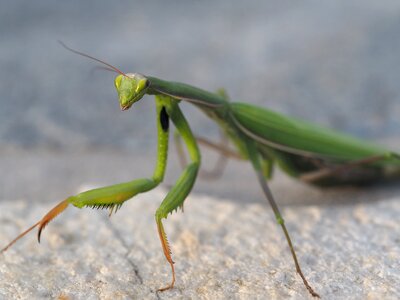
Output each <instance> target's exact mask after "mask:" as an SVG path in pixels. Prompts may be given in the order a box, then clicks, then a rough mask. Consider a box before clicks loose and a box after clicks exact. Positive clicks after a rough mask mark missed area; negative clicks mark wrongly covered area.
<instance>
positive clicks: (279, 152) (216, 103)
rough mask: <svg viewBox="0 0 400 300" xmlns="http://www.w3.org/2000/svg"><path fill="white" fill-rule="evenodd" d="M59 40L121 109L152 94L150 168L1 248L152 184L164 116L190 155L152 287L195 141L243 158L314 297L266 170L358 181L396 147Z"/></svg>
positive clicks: (164, 138) (396, 166)
mask: <svg viewBox="0 0 400 300" xmlns="http://www.w3.org/2000/svg"><path fill="white" fill-rule="evenodd" d="M61 44H62V46H64V47H65V48H66V49H68V50H70V51H72V52H74V53H76V54H79V55H82V56H84V57H87V58H89V59H92V60H95V61H97V62H100V63H101V64H102V65H103V66H105V68H106V69H108V70H111V71H114V72H116V73H117V74H118V75H117V76H116V78H115V80H114V84H115V88H116V90H117V93H118V98H119V104H120V107H121V109H122V110H123V111H125V110H128V109H129V108H131V107H132V106H133V104H134V103H135V102H137V101H139V100H141V99H142V98H143V97H144V96H145V95H154V96H155V106H156V123H157V134H158V148H157V159H156V167H155V170H154V173H153V176H151V177H149V178H142V179H135V180H132V181H128V182H124V183H120V184H115V185H111V186H107V187H102V188H97V189H93V190H89V191H86V192H83V193H80V194H77V195H74V196H70V197H67V198H66V199H65V200H63V201H61V202H60V203H59V204H58V205H56V206H55V207H54V208H53V209H52V210H50V211H49V212H48V213H47V214H46V215H45V216H44V217H43V218H42V219H41V220H40V221H38V222H37V223H36V224H34V225H33V226H31V227H30V228H28V229H27V230H26V231H24V232H22V233H21V234H20V235H19V236H18V237H16V238H15V239H14V240H13V241H11V242H10V243H9V244H8V245H7V246H6V247H4V248H3V249H2V250H1V252H2V253H3V252H5V251H6V250H7V249H8V248H10V247H11V246H12V245H13V244H14V243H15V242H16V241H18V240H19V239H20V238H22V237H23V236H25V235H26V234H27V233H28V232H30V231H31V230H33V229H34V228H36V227H38V228H39V229H38V241H39V242H40V238H41V233H42V230H43V229H44V227H45V226H46V225H47V224H48V223H49V222H50V221H51V220H53V219H54V218H55V217H56V216H57V215H59V214H60V213H62V212H63V211H64V210H65V209H66V208H67V207H68V206H70V205H72V206H75V207H77V208H83V207H91V208H103V209H109V210H110V215H111V214H112V213H113V212H114V213H116V212H117V210H118V209H119V208H120V207H121V206H122V204H123V203H124V202H125V201H127V200H129V199H131V198H132V197H134V196H135V195H137V194H139V193H144V192H147V191H150V190H152V189H154V188H155V187H156V186H158V185H159V184H160V183H161V182H162V181H163V179H164V174H165V170H166V166H167V158H168V144H169V129H170V122H172V123H173V124H174V126H175V128H176V130H177V135H176V136H177V137H179V138H178V139H176V141H177V142H178V145H179V147H178V149H181V150H180V152H181V155H182V154H183V153H182V148H181V146H182V145H181V144H180V143H181V140H183V142H184V144H185V145H186V148H187V152H188V154H189V157H190V161H189V162H186V159H182V163H183V164H184V169H183V171H182V174H181V175H180V177H179V179H178V180H177V181H176V183H175V185H173V186H172V187H171V189H170V190H169V192H168V194H167V195H166V197H165V198H164V200H163V201H162V203H161V204H160V206H159V208H158V209H157V211H156V212H155V221H156V224H157V230H158V236H159V239H160V242H161V247H162V250H163V253H164V256H165V258H166V260H167V262H168V263H169V265H170V268H171V275H172V279H171V282H170V283H169V284H167V285H166V286H165V287H162V288H160V289H159V291H165V290H168V289H172V288H173V287H174V284H175V277H176V276H175V269H174V261H173V260H172V252H171V248H170V246H169V243H168V240H167V235H166V232H165V230H164V226H163V219H165V218H166V217H167V216H168V215H169V214H170V213H172V212H173V211H176V210H177V209H179V208H182V210H183V205H184V201H185V199H186V198H187V196H188V195H189V193H190V191H191V189H192V187H193V186H194V184H195V181H196V178H197V177H198V174H199V168H200V164H201V154H200V151H199V147H198V143H201V144H204V145H208V146H209V147H211V148H212V149H214V150H216V151H218V152H220V154H221V157H231V158H240V159H243V160H248V161H249V162H250V163H251V165H252V167H253V169H254V172H255V174H256V177H257V179H258V181H259V183H260V186H261V189H262V192H263V193H264V196H265V198H266V199H267V201H268V202H269V204H270V206H271V208H272V210H273V213H274V215H275V218H276V221H277V223H278V224H279V225H280V227H281V228H282V230H283V233H284V236H285V238H286V241H287V244H288V247H289V250H290V253H291V255H292V258H293V261H294V265H295V269H296V272H297V273H298V274H299V276H300V277H301V279H302V281H303V283H304V286H305V288H306V289H307V290H308V292H309V293H310V294H311V295H312V296H314V297H319V295H318V293H317V292H316V291H314V289H313V288H312V287H311V285H310V284H309V282H308V281H307V279H306V277H305V275H304V274H303V272H302V270H301V267H300V263H299V260H298V258H297V255H296V252H295V248H294V246H293V243H292V240H291V238H290V235H289V232H288V230H287V228H286V225H285V222H284V219H283V217H282V214H281V213H280V210H279V208H278V205H277V204H276V202H275V200H274V197H273V195H272V192H271V190H270V189H269V186H268V183H267V181H268V180H269V179H270V178H271V177H272V171H273V168H274V165H277V166H278V167H279V168H281V169H282V170H283V171H284V172H285V173H287V174H288V175H289V176H292V177H294V178H297V179H299V180H301V181H303V182H306V183H309V184H312V185H317V186H336V185H337V186H339V185H347V184H355V185H361V184H370V183H375V182H377V181H383V180H390V179H395V178H400V154H398V153H395V152H393V151H390V150H387V149H385V148H384V147H380V146H378V145H375V144H373V143H370V142H367V141H363V140H360V139H357V138H354V137H351V136H347V135H345V134H342V133H338V132H335V131H333V130H330V129H326V128H322V127H319V126H317V125H314V124H311V123H308V122H305V121H301V120H297V119H294V118H291V117H288V116H284V115H281V114H278V113H276V112H273V111H270V110H267V109H265V108H261V107H257V106H254V105H250V104H246V103H241V102H232V101H230V100H229V99H228V97H227V95H226V93H224V91H218V92H217V93H211V92H208V91H205V90H202V89H199V88H196V87H194V86H191V85H187V84H184V83H179V82H171V81H165V80H162V79H158V78H156V77H151V76H144V75H142V74H138V73H123V72H122V71H120V70H119V69H117V68H116V67H114V66H112V65H110V64H108V63H106V62H104V61H101V60H99V59H97V58H94V57H92V56H90V55H87V54H85V53H82V52H80V51H77V50H74V49H71V48H69V47H68V46H66V45H65V44H63V43H61ZM182 102H184V103H186V102H187V103H190V104H192V105H194V106H196V107H197V108H199V109H200V110H201V111H202V112H204V113H205V114H206V115H207V116H208V117H209V118H210V119H211V120H213V121H214V122H216V123H217V124H218V126H219V127H220V129H221V131H222V132H223V133H224V135H225V136H226V137H227V139H229V141H230V142H231V143H232V144H233V145H234V147H235V151H233V150H231V149H230V148H228V147H226V145H222V144H215V143H213V142H210V141H208V140H204V139H199V138H196V136H195V135H194V134H193V133H192V130H191V128H190V126H189V123H188V122H187V120H186V118H185V116H184V115H183V113H182V111H181V109H180V106H179V105H180V104H181V103H182Z"/></svg>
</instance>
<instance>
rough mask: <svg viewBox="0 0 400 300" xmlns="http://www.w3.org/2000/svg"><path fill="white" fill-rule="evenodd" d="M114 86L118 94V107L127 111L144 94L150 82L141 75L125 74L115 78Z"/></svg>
mask: <svg viewBox="0 0 400 300" xmlns="http://www.w3.org/2000/svg"><path fill="white" fill-rule="evenodd" d="M114 84H115V88H116V89H117V92H118V97H119V105H120V107H121V109H122V110H127V109H129V108H130V107H131V106H132V104H133V103H135V102H136V101H139V100H140V99H141V98H142V97H143V96H144V94H146V91H147V88H148V87H149V85H150V81H149V80H148V79H147V78H146V77H145V76H143V75H141V74H137V73H134V74H132V73H127V74H120V75H118V76H117V77H115V80H114Z"/></svg>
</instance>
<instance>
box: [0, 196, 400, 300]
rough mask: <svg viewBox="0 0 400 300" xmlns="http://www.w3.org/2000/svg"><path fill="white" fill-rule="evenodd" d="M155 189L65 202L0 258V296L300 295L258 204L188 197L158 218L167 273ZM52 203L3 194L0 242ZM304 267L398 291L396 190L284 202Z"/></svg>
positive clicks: (316, 282)
mask: <svg viewBox="0 0 400 300" xmlns="http://www.w3.org/2000/svg"><path fill="white" fill-rule="evenodd" d="M164 195H165V190H163V189H158V190H156V191H153V192H150V193H148V194H143V195H140V196H138V197H137V198H136V199H135V200H134V201H130V202H129V203H126V204H125V205H124V206H123V208H122V209H121V210H120V211H118V213H117V214H116V215H113V216H112V217H111V219H109V218H108V217H107V212H105V211H101V212H97V211H92V210H88V209H85V210H77V209H74V208H71V209H69V210H67V211H66V213H65V214H64V215H62V216H60V217H59V218H58V219H56V220H55V221H54V222H53V223H51V224H50V225H49V226H48V228H46V230H45V232H44V234H43V241H42V244H41V245H40V246H39V245H37V242H36V237H35V236H34V234H31V235H29V236H28V237H26V238H25V239H24V240H22V241H20V242H19V243H18V244H16V245H15V246H14V247H13V248H11V249H10V250H9V251H8V252H6V253H5V254H4V255H3V256H1V258H0V276H1V280H0V298H1V299H11V298H17V297H18V298H20V299H32V298H45V299H54V298H57V297H62V296H64V297H66V298H67V299H228V298H229V299H264V297H265V296H268V298H269V299H282V298H292V299H306V298H309V295H308V294H307V291H306V290H305V288H304V287H303V284H302V282H301V280H300V278H299V277H298V276H297V275H296V274H295V271H294V267H293V263H292V261H291V258H290V256H289V251H288V249H287V246H286V243H285V241H284V237H283V234H282V233H281V231H280V229H279V228H278V227H277V225H276V224H275V222H274V220H273V218H272V214H271V212H270V210H269V208H268V207H267V206H266V205H263V204H261V203H250V204H244V205H242V204H240V203H235V202H232V201H228V200H222V199H213V198H210V197H207V196H201V195H191V196H190V198H189V199H188V201H187V202H186V205H185V212H184V214H181V213H178V214H173V215H171V216H170V217H169V218H168V219H167V220H166V222H165V227H166V231H167V234H168V237H169V240H170V242H171V245H172V252H173V258H174V260H175V261H176V274H177V282H176V288H175V289H173V290H171V291H167V292H164V293H158V294H157V293H156V289H157V288H159V287H161V286H162V285H164V284H165V283H167V282H168V281H169V280H170V273H169V272H170V271H169V266H168V265H167V263H166V262H165V260H164V257H163V254H162V251H161V248H160V243H159V240H158V236H157V232H156V226H155V222H154V212H155V210H156V208H157V204H158V203H159V202H160V201H161V200H162V197H163V196H164ZM49 208H50V206H49V205H48V204H40V205H35V206H30V205H29V203H28V202H25V201H4V202H0V211H1V215H0V240H1V241H2V243H3V242H4V241H8V240H10V239H12V238H13V237H14V236H15V235H16V234H18V233H19V232H20V231H21V230H23V229H24V228H26V227H28V226H29V225H31V224H32V223H34V222H35V221H37V219H39V218H40V216H42V215H43V214H44V213H45V212H46V211H47V210H48V209H49ZM283 212H284V215H285V217H286V222H287V225H288V228H289V231H290V232H291V235H292V237H293V240H294V243H295V245H296V248H297V253H298V255H299V258H300V261H301V264H302V266H303V270H304V273H305V274H306V276H307V277H308V279H309V281H310V282H311V283H312V285H313V286H314V287H315V289H316V290H317V291H318V292H319V293H320V294H321V295H322V296H323V298H325V299H383V298H384V299H396V298H399V297H400V239H399V236H398V232H399V231H398V229H399V221H398V220H399V215H400V199H399V198H398V197H397V198H392V199H376V201H367V202H365V203H360V202H358V203H355V204H346V205H343V204H340V203H339V204H336V205H335V204H330V205H329V204H326V205H323V206H314V205H311V206H302V205H298V206H286V207H284V209H283Z"/></svg>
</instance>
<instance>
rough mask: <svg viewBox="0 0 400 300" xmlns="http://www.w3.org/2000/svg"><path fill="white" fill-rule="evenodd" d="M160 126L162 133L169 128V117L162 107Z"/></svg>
mask: <svg viewBox="0 0 400 300" xmlns="http://www.w3.org/2000/svg"><path fill="white" fill-rule="evenodd" d="M160 124H161V128H162V129H163V130H164V131H168V128H169V116H168V114H167V111H166V109H165V107H163V108H162V109H161V111H160Z"/></svg>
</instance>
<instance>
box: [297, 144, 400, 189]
mask: <svg viewBox="0 0 400 300" xmlns="http://www.w3.org/2000/svg"><path fill="white" fill-rule="evenodd" d="M385 161H387V162H391V161H393V162H397V163H400V155H399V154H397V153H394V152H388V153H384V154H377V155H373V156H368V157H365V158H362V159H358V160H352V161H349V162H345V163H342V164H338V165H333V166H328V167H322V168H320V169H318V170H315V171H311V172H307V173H303V174H301V175H300V176H299V179H300V180H302V181H305V182H307V183H313V184H319V185H329V184H335V183H346V182H348V183H366V182H370V181H375V180H379V179H384V178H385V177H394V176H399V175H400V171H399V170H398V168H395V169H394V171H391V170H390V169H389V170H388V171H386V170H385V169H384V168H381V167H376V168H370V169H366V168H365V167H369V166H371V167H373V166H374V164H376V163H379V162H385Z"/></svg>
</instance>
